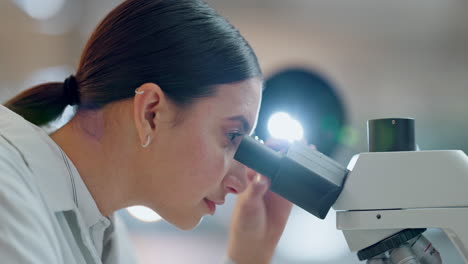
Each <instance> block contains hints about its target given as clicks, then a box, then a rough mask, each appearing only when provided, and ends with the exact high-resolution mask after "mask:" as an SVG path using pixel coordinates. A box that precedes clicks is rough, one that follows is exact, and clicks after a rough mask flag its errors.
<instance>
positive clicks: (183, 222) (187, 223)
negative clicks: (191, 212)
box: [168, 216, 203, 231]
mask: <svg viewBox="0 0 468 264" xmlns="http://www.w3.org/2000/svg"><path fill="white" fill-rule="evenodd" d="M202 219H203V217H200V216H187V217H184V218H182V219H174V220H173V221H168V222H169V223H171V224H172V225H173V226H175V227H177V228H178V229H181V230H185V231H188V230H192V229H194V228H195V227H197V226H198V225H199V224H200V223H201V221H202Z"/></svg>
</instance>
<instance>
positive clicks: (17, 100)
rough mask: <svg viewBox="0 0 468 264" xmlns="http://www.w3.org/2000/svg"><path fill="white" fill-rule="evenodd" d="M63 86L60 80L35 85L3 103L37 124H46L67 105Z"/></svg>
mask: <svg viewBox="0 0 468 264" xmlns="http://www.w3.org/2000/svg"><path fill="white" fill-rule="evenodd" d="M63 86H64V84H63V83H60V82H49V83H44V84H40V85H36V86H34V87H32V88H30V89H28V90H25V91H23V92H21V93H20V94H18V95H16V96H15V97H13V98H11V99H10V100H8V101H7V102H6V103H4V105H5V106H6V107H7V108H9V109H10V110H12V111H13V112H16V113H17V114H19V115H21V116H22V117H23V118H24V119H26V120H28V121H29V122H31V123H33V124H35V125H37V126H42V125H46V124H48V123H49V122H51V121H53V120H55V119H57V118H59V117H60V115H61V114H62V112H63V110H65V107H66V106H67V105H68V101H67V100H66V98H65V97H66V94H65V92H64V89H63Z"/></svg>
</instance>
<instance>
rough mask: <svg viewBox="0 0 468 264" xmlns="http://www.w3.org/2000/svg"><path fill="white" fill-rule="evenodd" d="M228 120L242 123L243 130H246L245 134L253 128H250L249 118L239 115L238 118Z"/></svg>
mask: <svg viewBox="0 0 468 264" xmlns="http://www.w3.org/2000/svg"><path fill="white" fill-rule="evenodd" d="M228 119H229V120H231V121H239V122H241V123H242V128H243V129H244V133H247V132H248V131H250V127H251V126H250V124H249V122H248V121H247V118H245V116H243V115H238V116H233V117H230V118H228Z"/></svg>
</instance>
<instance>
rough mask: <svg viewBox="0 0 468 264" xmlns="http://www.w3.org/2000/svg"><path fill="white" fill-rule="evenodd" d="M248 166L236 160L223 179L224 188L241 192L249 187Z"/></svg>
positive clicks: (235, 192) (229, 191)
mask: <svg viewBox="0 0 468 264" xmlns="http://www.w3.org/2000/svg"><path fill="white" fill-rule="evenodd" d="M247 184H248V179H247V167H246V166H245V165H243V164H242V163H240V162H238V161H236V160H234V163H233V165H232V167H231V169H230V170H229V171H228V174H227V175H226V177H224V180H223V186H224V189H225V190H226V191H227V193H234V194H237V193H241V192H243V191H244V190H245V189H246V188H247Z"/></svg>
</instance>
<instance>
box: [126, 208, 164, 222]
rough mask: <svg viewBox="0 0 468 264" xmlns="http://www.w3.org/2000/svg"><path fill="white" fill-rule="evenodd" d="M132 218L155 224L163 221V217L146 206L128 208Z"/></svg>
mask: <svg viewBox="0 0 468 264" xmlns="http://www.w3.org/2000/svg"><path fill="white" fill-rule="evenodd" d="M127 211H128V212H129V213H130V215H131V216H133V217H135V218H136V219H138V220H140V221H143V222H148V223H149V222H155V221H158V220H161V217H160V216H159V215H158V214H157V213H156V212H155V211H153V210H151V209H150V208H148V207H146V206H140V205H137V206H131V207H128V208H127Z"/></svg>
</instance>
